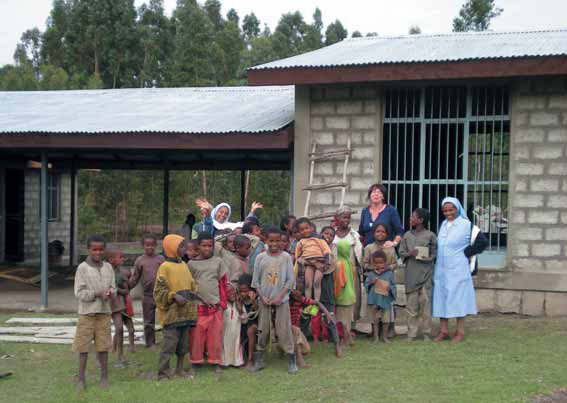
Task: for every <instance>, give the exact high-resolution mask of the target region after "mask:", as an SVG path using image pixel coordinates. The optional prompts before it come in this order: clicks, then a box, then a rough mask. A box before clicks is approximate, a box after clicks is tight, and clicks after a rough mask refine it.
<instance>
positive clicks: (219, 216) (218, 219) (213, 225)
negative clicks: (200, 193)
mask: <svg viewBox="0 0 567 403" xmlns="http://www.w3.org/2000/svg"><path fill="white" fill-rule="evenodd" d="M196 204H197V207H199V208H200V209H201V216H202V217H203V222H202V223H199V224H197V225H196V227H195V231H196V232H197V233H199V232H209V233H211V234H212V235H214V234H215V232H216V231H220V230H226V229H228V230H234V229H235V228H240V227H242V225H243V224H244V223H243V222H230V215H231V214H232V208H231V207H230V205H229V204H228V203H220V204H217V206H216V207H215V208H213V206H212V204H211V203H209V202H208V201H207V200H205V199H197V200H196ZM263 207H264V206H263V205H262V204H261V203H257V202H252V207H251V208H250V213H249V214H248V216H247V217H246V218H249V217H255V216H256V210H258V209H260V208H263Z"/></svg>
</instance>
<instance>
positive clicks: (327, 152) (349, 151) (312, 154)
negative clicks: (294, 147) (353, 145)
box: [309, 147, 352, 157]
mask: <svg viewBox="0 0 567 403" xmlns="http://www.w3.org/2000/svg"><path fill="white" fill-rule="evenodd" d="M351 152H352V150H351V149H350V148H349V147H347V148H341V149H339V150H326V151H319V152H316V153H309V156H310V157H315V156H319V155H330V154H350V153H351Z"/></svg>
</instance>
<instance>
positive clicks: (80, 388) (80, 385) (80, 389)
mask: <svg viewBox="0 0 567 403" xmlns="http://www.w3.org/2000/svg"><path fill="white" fill-rule="evenodd" d="M75 389H76V390H77V392H79V393H80V392H84V391H85V390H86V389H87V384H86V383H85V381H79V382H77V385H76V386H75Z"/></svg>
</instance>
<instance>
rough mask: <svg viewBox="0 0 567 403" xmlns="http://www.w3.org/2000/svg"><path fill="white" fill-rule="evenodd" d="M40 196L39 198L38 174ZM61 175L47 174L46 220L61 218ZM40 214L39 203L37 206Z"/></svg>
mask: <svg viewBox="0 0 567 403" xmlns="http://www.w3.org/2000/svg"><path fill="white" fill-rule="evenodd" d="M39 183H40V198H39V200H41V176H40V180H39ZM60 205H61V176H60V175H59V174H56V173H49V174H48V175H47V219H48V221H59V220H60V219H61V212H60ZM39 214H40V215H41V205H40V207H39Z"/></svg>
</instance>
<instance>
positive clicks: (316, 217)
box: [308, 210, 358, 220]
mask: <svg viewBox="0 0 567 403" xmlns="http://www.w3.org/2000/svg"><path fill="white" fill-rule="evenodd" d="M354 214H358V211H357V210H354V211H353V212H352V215H354ZM334 216H335V213H323V214H317V215H314V216H311V217H308V218H309V219H310V220H319V219H321V218H331V217H334Z"/></svg>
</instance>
